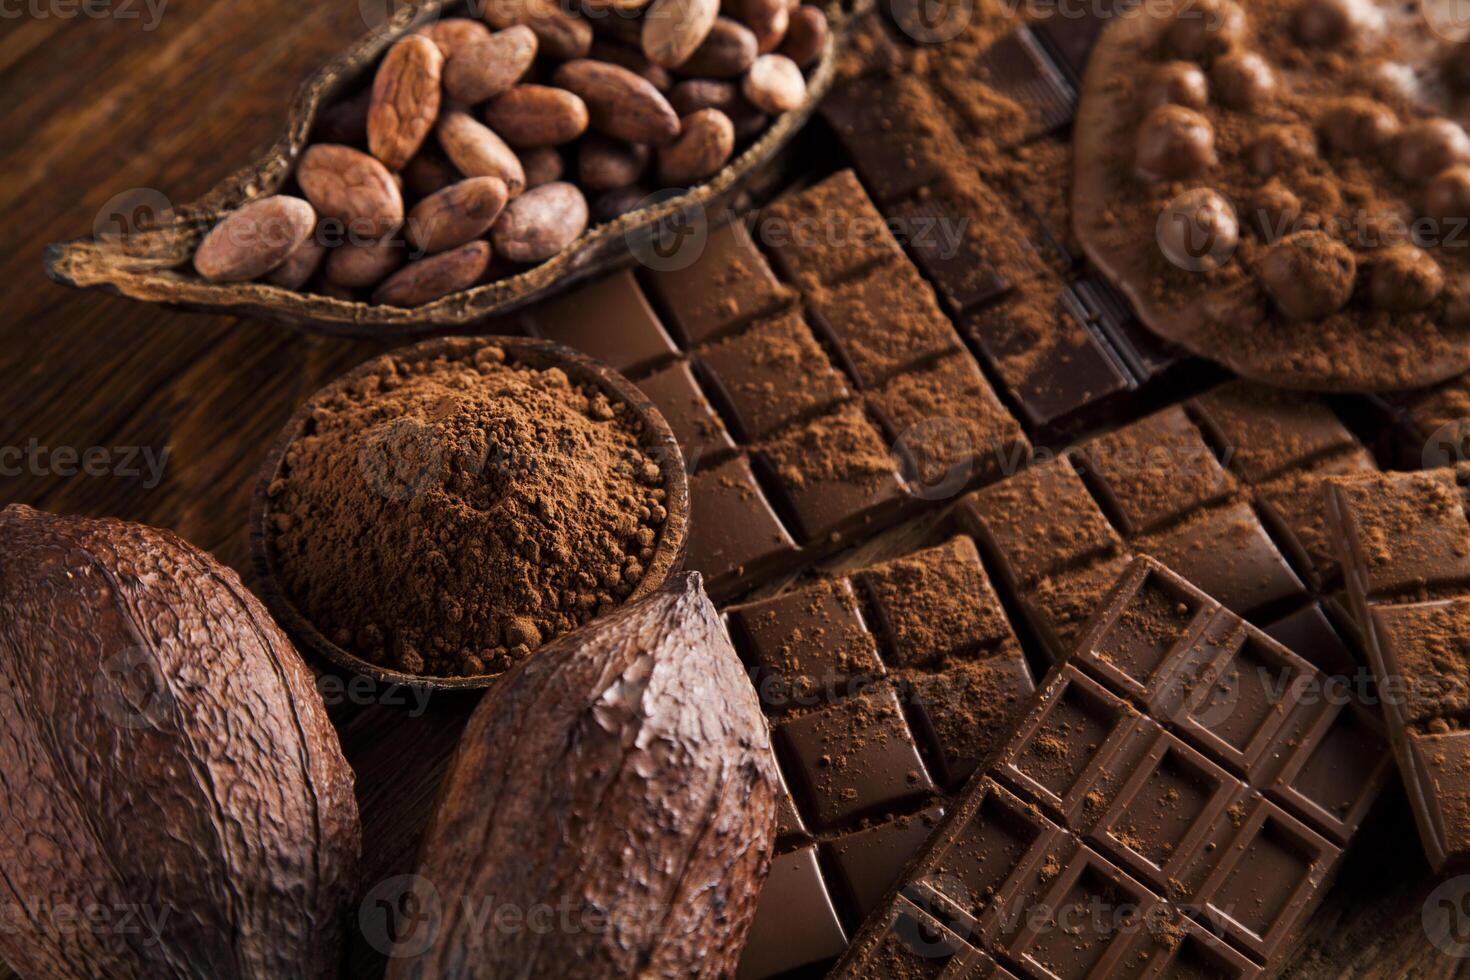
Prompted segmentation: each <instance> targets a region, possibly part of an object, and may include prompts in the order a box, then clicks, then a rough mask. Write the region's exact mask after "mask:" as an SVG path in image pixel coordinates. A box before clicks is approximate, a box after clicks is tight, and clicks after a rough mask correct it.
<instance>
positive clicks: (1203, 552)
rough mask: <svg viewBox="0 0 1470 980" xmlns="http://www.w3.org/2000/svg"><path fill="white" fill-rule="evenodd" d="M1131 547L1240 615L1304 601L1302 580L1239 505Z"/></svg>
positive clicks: (1219, 509)
mask: <svg viewBox="0 0 1470 980" xmlns="http://www.w3.org/2000/svg"><path fill="white" fill-rule="evenodd" d="M1134 544H1135V545H1136V546H1137V548H1138V550H1139V551H1141V552H1143V553H1144V554H1148V555H1152V556H1153V557H1155V558H1157V559H1158V560H1159V561H1161V562H1163V563H1164V564H1165V565H1167V566H1169V567H1170V568H1172V569H1173V570H1174V571H1176V572H1178V573H1179V574H1180V575H1183V576H1184V577H1185V578H1187V579H1188V580H1189V581H1191V582H1193V583H1194V584H1195V585H1197V586H1199V588H1200V589H1201V590H1203V591H1205V592H1207V593H1208V594H1209V595H1210V596H1212V597H1214V598H1216V599H1218V600H1220V601H1221V602H1223V603H1224V604H1225V605H1227V606H1229V607H1230V608H1231V609H1234V610H1237V611H1239V612H1241V613H1243V614H1245V615H1251V614H1253V613H1255V612H1257V611H1259V610H1262V609H1266V608H1268V607H1271V606H1274V605H1276V604H1278V603H1284V602H1285V601H1287V600H1289V599H1294V598H1302V597H1304V596H1305V595H1306V588H1305V586H1303V584H1302V582H1301V579H1299V578H1297V575H1296V572H1294V571H1292V568H1291V565H1290V564H1288V563H1287V561H1286V559H1285V558H1283V557H1282V555H1281V552H1280V551H1278V550H1277V548H1276V544H1275V542H1273V541H1272V540H1271V536H1270V535H1269V534H1267V533H1266V529H1265V528H1264V527H1263V526H1262V525H1261V521H1260V518H1259V517H1257V516H1256V513H1255V511H1253V510H1252V509H1251V507H1250V505H1249V504H1247V503H1245V502H1244V501H1237V502H1235V503H1233V504H1230V505H1228V506H1224V507H1213V508H1211V509H1209V510H1206V511H1204V512H1202V513H1200V514H1197V515H1194V516H1192V517H1190V518H1188V519H1187V520H1185V521H1184V522H1183V523H1182V524H1177V525H1175V526H1173V527H1171V528H1169V529H1167V530H1165V531H1161V532H1159V533H1158V534H1154V535H1148V536H1145V537H1142V538H1139V539H1138V540H1137V541H1135V542H1134Z"/></svg>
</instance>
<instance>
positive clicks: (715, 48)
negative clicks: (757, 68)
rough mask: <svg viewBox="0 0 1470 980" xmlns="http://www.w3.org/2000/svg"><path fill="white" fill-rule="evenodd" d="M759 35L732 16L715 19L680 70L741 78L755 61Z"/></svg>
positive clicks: (697, 74)
mask: <svg viewBox="0 0 1470 980" xmlns="http://www.w3.org/2000/svg"><path fill="white" fill-rule="evenodd" d="M755 59H756V45H755V35H754V34H752V33H751V32H750V28H748V27H746V26H745V25H744V24H741V23H740V22H739V21H735V20H731V19H730V18H729V17H721V18H720V19H719V20H717V21H715V26H714V30H712V31H710V32H709V37H707V38H705V39H704V43H703V44H701V45H700V46H699V50H697V51H695V52H694V54H692V55H690V56H689V59H688V60H687V61H685V62H684V63H683V64H681V65H680V66H679V67H678V68H677V69H676V71H678V73H679V74H681V75H693V76H696V77H699V78H711V79H718V78H739V77H740V76H741V75H744V74H745V73H746V71H748V70H749V69H750V66H751V65H753V64H754V63H755Z"/></svg>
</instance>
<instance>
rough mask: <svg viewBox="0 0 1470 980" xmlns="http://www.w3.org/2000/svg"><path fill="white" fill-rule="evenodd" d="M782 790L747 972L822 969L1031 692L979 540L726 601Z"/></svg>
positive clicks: (1028, 673)
mask: <svg viewBox="0 0 1470 980" xmlns="http://www.w3.org/2000/svg"><path fill="white" fill-rule="evenodd" d="M725 616H726V623H727V625H728V627H729V630H730V636H731V639H732V640H733V641H734V643H735V647H736V649H737V650H738V651H739V652H740V654H741V656H742V657H743V658H744V660H745V662H746V665H747V666H748V668H749V670H750V673H751V678H752V680H753V681H754V682H755V686H756V690H757V693H758V694H759V696H760V702H761V706H762V708H763V709H764V710H765V712H766V713H767V715H768V717H769V718H770V720H771V726H772V742H773V744H774V746H775V749H776V759H777V762H778V765H779V768H780V770H781V772H782V777H783V781H784V785H785V787H786V788H787V792H786V794H785V796H784V802H783V805H782V806H781V807H780V808H779V814H780V815H779V818H778V824H779V827H778V842H777V855H776V858H775V863H774V865H773V868H772V872H771V877H770V880H769V881H768V882H767V884H766V886H765V891H764V892H763V893H762V896H761V903H760V907H759V910H758V912H757V915H756V921H755V924H754V925H753V926H752V928H751V934H750V938H749V941H748V943H747V946H746V951H745V954H744V957H743V959H742V960H741V964H740V974H739V975H740V976H741V977H742V978H759V977H770V976H776V975H780V974H784V973H787V972H788V971H791V970H795V969H808V970H813V969H819V968H820V967H822V966H823V965H825V964H829V963H831V962H832V961H833V960H835V959H836V958H837V957H838V956H839V955H841V953H842V951H843V949H845V948H846V946H847V937H848V936H850V935H851V934H852V932H853V931H854V930H855V929H856V928H857V927H858V925H859V924H860V923H861V922H862V920H863V918H864V917H866V916H867V915H868V914H869V913H870V912H871V911H872V910H873V909H874V908H876V907H877V905H878V902H879V900H880V899H881V898H882V897H883V895H884V893H885V892H887V891H888V889H889V888H890V887H891V886H892V884H893V883H894V882H895V881H896V880H897V879H898V874H899V872H900V871H901V870H902V869H903V866H904V865H905V864H906V863H907V862H908V860H909V859H910V858H911V857H912V856H913V855H914V853H915V852H916V851H917V850H918V848H919V845H920V844H921V843H922V842H923V841H924V839H925V838H926V837H928V835H929V833H930V831H932V830H933V828H934V826H935V825H936V824H937V823H938V821H939V819H940V818H941V817H942V816H943V815H944V813H945V810H946V807H948V806H949V805H950V801H952V800H953V799H954V797H955V794H956V793H958V792H959V790H960V789H961V788H962V787H963V786H964V784H965V782H966V780H967V779H969V777H970V775H971V774H972V773H973V772H974V771H975V769H976V768H977V767H978V766H979V765H980V764H981V763H982V762H983V760H984V759H985V757H986V756H988V755H989V754H990V752H991V750H992V749H993V748H994V746H995V745H996V743H997V740H998V738H999V737H1000V735H1001V734H1002V733H1003V732H1004V731H1005V730H1006V729H1007V728H1008V727H1009V726H1010V725H1011V723H1012V722H1013V721H1014V720H1015V718H1016V717H1017V716H1018V714H1019V712H1020V711H1021V709H1022V708H1023V706H1024V705H1025V704H1026V702H1027V699H1028V698H1029V696H1030V694H1031V693H1032V691H1033V689H1034V687H1033V682H1032V677H1031V671H1030V668H1029V667H1028V666H1027V662H1026V659H1025V657H1024V656H1023V654H1022V650H1021V645H1020V642H1019V640H1018V639H1017V637H1016V635H1015V633H1014V632H1013V630H1012V629H1011V626H1010V623H1009V621H1008V619H1007V617H1006V613H1005V609H1004V607H1003V605H1002V603H1001V601H1000V598H999V597H998V596H997V594H996V592H995V590H994V589H993V588H992V587H991V584H990V581H989V579H988V577H987V576H986V573H985V569H984V567H983V566H982V565H981V563H980V556H979V553H978V551H977V550H976V548H975V545H974V542H972V541H971V540H970V539H969V538H966V537H955V538H951V539H950V540H948V541H946V542H945V543H943V544H940V545H937V546H935V547H931V548H927V549H924V550H922V551H919V552H916V553H914V554H911V555H907V556H904V557H901V558H896V559H893V560H890V561H886V562H883V563H882V564H878V565H874V566H872V567H869V568H866V569H862V570H860V571H857V572H854V573H852V574H850V575H846V576H843V577H840V578H835V579H827V580H821V581H817V582H814V583H812V584H810V585H807V586H804V587H802V588H800V589H797V590H796V591H792V592H788V593H786V594H783V595H779V596H776V597H774V598H768V599H761V600H758V601H755V602H751V603H746V604H742V605H737V606H733V607H730V608H729V609H727V610H726V613H725Z"/></svg>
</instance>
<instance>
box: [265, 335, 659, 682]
mask: <svg viewBox="0 0 1470 980" xmlns="http://www.w3.org/2000/svg"><path fill="white" fill-rule="evenodd" d="M640 429H641V423H639V422H638V421H637V420H636V419H634V418H633V417H632V416H631V414H630V412H629V410H628V409H627V407H626V406H624V405H622V404H618V403H614V402H612V401H610V400H609V399H608V398H607V396H606V395H605V394H603V393H602V392H599V391H595V390H592V389H589V388H585V387H581V386H578V385H576V384H574V383H573V382H572V381H571V380H570V379H569V378H568V377H567V375H566V374H565V373H564V372H562V371H561V370H560V369H558V368H546V369H541V368H535V367H530V366H526V365H520V364H516V363H514V362H511V361H508V360H507V358H506V354H505V351H504V350H503V349H502V348H500V347H496V346H484V347H481V348H479V349H478V350H475V351H473V352H470V353H466V354H464V355H462V356H460V357H447V356H443V355H441V356H440V357H438V358H436V359H433V360H422V361H416V362H415V361H407V360H404V359H402V358H400V357H397V356H394V355H388V356H385V357H383V358H381V359H380V360H378V361H377V362H375V363H374V366H373V368H371V369H369V370H367V371H366V372H365V373H363V374H361V375H360V376H357V377H355V378H354V379H353V380H351V381H349V382H348V384H347V385H346V386H345V387H343V388H340V389H337V390H334V391H332V392H330V393H328V394H326V395H324V396H322V397H320V401H319V403H318V404H316V405H315V407H314V410H313V411H312V413H311V416H310V418H309V420H308V423H307V425H306V426H305V428H304V430H303V432H302V434H301V435H300V436H299V437H298V438H297V439H296V440H295V441H294V442H293V443H292V444H291V446H290V447H289V448H288V450H287V451H286V454H285V458H284V460H283V462H282V466H281V470H280V476H279V478H278V479H277V480H276V481H275V482H274V483H273V484H272V485H271V487H270V490H269V493H270V500H271V507H272V511H273V528H272V530H273V532H274V539H273V542H272V544H273V547H274V553H275V557H276V562H277V566H278V569H279V574H280V576H281V579H282V581H283V583H284V585H285V587H286V589H287V591H288V592H289V594H290V595H291V597H292V598H293V600H294V601H295V602H296V604H297V606H298V607H299V608H300V609H301V611H302V612H303V613H304V614H305V615H306V616H307V617H308V618H309V619H310V620H311V621H312V622H313V623H314V624H315V625H316V626H317V628H318V629H320V630H321V631H322V633H323V634H324V635H325V636H326V637H327V638H328V639H330V640H332V641H333V642H334V643H337V644H338V645H340V646H342V647H345V648H346V649H348V650H350V651H351V652H353V653H354V654H356V655H357V656H360V657H362V658H364V659H366V660H369V661H371V662H373V663H376V664H381V665H384V666H388V667H392V668H396V669H399V670H403V671H407V672H410V673H415V674H432V675H438V676H455V675H459V676H474V675H479V674H485V673H496V672H499V671H502V670H504V669H506V668H507V667H509V666H510V665H511V664H513V663H515V662H516V661H518V660H521V659H523V658H524V657H526V656H527V655H528V654H529V653H530V652H531V651H532V650H534V649H536V648H537V647H538V646H540V645H541V644H543V643H546V642H548V641H550V640H552V639H555V638H556V637H558V636H560V635H562V634H563V633H566V632H568V631H569V630H571V629H573V628H575V627H576V626H579V625H581V624H583V623H585V622H587V621H588V620H590V619H592V618H593V617H594V616H596V615H598V614H599V613H602V612H606V611H608V610H610V609H612V608H613V607H615V606H617V605H618V604H619V603H620V602H622V600H624V599H625V598H627V596H628V595H629V594H630V593H631V592H632V591H633V589H634V588H635V587H636V586H637V584H638V582H639V581H640V580H641V578H642V577H643V574H644V571H645V569H646V568H647V566H648V563H649V561H650V560H651V559H652V558H653V555H654V549H655V545H656V543H657V541H658V538H659V534H660V529H661V527H662V525H663V522H664V519H665V517H666V516H667V515H666V511H665V492H664V490H663V489H662V487H661V482H662V475H661V470H660V467H659V466H658V465H657V463H655V462H654V461H653V460H652V459H651V458H649V456H648V455H647V454H646V453H645V452H644V451H643V450H642V449H641V448H640V447H639V443H638V435H639V432H640Z"/></svg>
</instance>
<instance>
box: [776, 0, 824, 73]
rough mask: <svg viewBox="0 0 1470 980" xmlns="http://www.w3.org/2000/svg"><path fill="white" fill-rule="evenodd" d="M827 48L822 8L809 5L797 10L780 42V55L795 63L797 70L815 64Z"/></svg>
mask: <svg viewBox="0 0 1470 980" xmlns="http://www.w3.org/2000/svg"><path fill="white" fill-rule="evenodd" d="M826 48H827V15H826V14H825V13H823V12H822V8H820V7H813V6H811V5H810V4H807V5H805V6H802V7H799V8H797V11H796V13H794V14H792V15H791V26H790V27H788V28H787V29H786V40H784V41H782V42H781V53H782V54H784V55H785V56H786V57H788V58H790V59H791V60H792V61H794V62H796V66H797V67H798V68H809V67H811V66H812V65H814V64H816V61H817V59H818V58H820V57H821V56H822V52H823V51H825V50H826Z"/></svg>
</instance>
